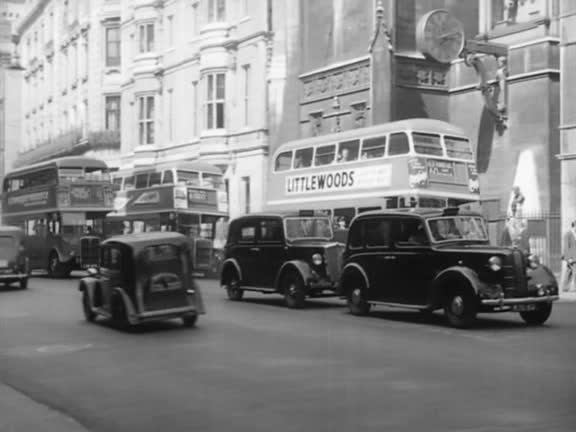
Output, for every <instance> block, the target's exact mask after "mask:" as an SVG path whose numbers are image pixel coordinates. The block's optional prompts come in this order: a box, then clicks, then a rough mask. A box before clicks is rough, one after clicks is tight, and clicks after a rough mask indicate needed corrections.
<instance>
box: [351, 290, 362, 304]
mask: <svg viewBox="0 0 576 432" xmlns="http://www.w3.org/2000/svg"><path fill="white" fill-rule="evenodd" d="M361 301H362V291H361V290H360V288H356V289H355V290H354V291H352V303H353V304H355V305H357V304H360V302H361Z"/></svg>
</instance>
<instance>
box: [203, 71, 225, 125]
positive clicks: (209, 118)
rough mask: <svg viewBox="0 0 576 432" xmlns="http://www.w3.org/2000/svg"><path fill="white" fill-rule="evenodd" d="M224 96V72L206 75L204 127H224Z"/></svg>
mask: <svg viewBox="0 0 576 432" xmlns="http://www.w3.org/2000/svg"><path fill="white" fill-rule="evenodd" d="M225 97H226V74H224V73H212V74H209V75H206V128H207V129H222V128H224V104H225Z"/></svg>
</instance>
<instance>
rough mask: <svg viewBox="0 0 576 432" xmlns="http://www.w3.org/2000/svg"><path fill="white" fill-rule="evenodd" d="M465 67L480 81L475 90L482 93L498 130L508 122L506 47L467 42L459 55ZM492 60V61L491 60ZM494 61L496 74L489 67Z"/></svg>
mask: <svg viewBox="0 0 576 432" xmlns="http://www.w3.org/2000/svg"><path fill="white" fill-rule="evenodd" d="M460 57H461V58H463V59H464V62H465V64H466V65H467V66H469V67H473V68H474V69H475V70H476V74H477V75H478V78H479V79H480V82H479V83H478V86H477V89H478V90H480V92H481V93H482V98H483V99H484V106H485V107H486V109H487V110H488V111H489V112H490V113H491V114H492V115H493V116H494V119H495V120H496V125H497V127H498V128H499V129H500V130H504V129H506V128H507V122H508V80H507V78H508V47H507V46H506V45H503V44H498V43H493V42H482V41H476V40H467V41H466V43H465V44H464V48H463V49H462V52H461V53H460ZM491 58H492V59H491ZM493 59H495V60H496V65H497V68H496V72H495V73H494V70H493V69H492V68H491V67H490V62H491V60H493Z"/></svg>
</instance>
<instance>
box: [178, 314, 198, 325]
mask: <svg viewBox="0 0 576 432" xmlns="http://www.w3.org/2000/svg"><path fill="white" fill-rule="evenodd" d="M197 321H198V315H197V314H194V315H186V316H184V317H182V323H183V324H184V326H185V327H194V326H195V325H196V322H197Z"/></svg>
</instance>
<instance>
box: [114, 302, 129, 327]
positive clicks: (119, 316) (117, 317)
mask: <svg viewBox="0 0 576 432" xmlns="http://www.w3.org/2000/svg"><path fill="white" fill-rule="evenodd" d="M112 323H113V324H114V326H116V327H117V328H119V329H126V328H128V327H129V326H130V322H129V321H128V311H127V310H126V305H125V304H124V300H123V299H122V297H120V295H118V294H116V295H115V296H114V297H112Z"/></svg>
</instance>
